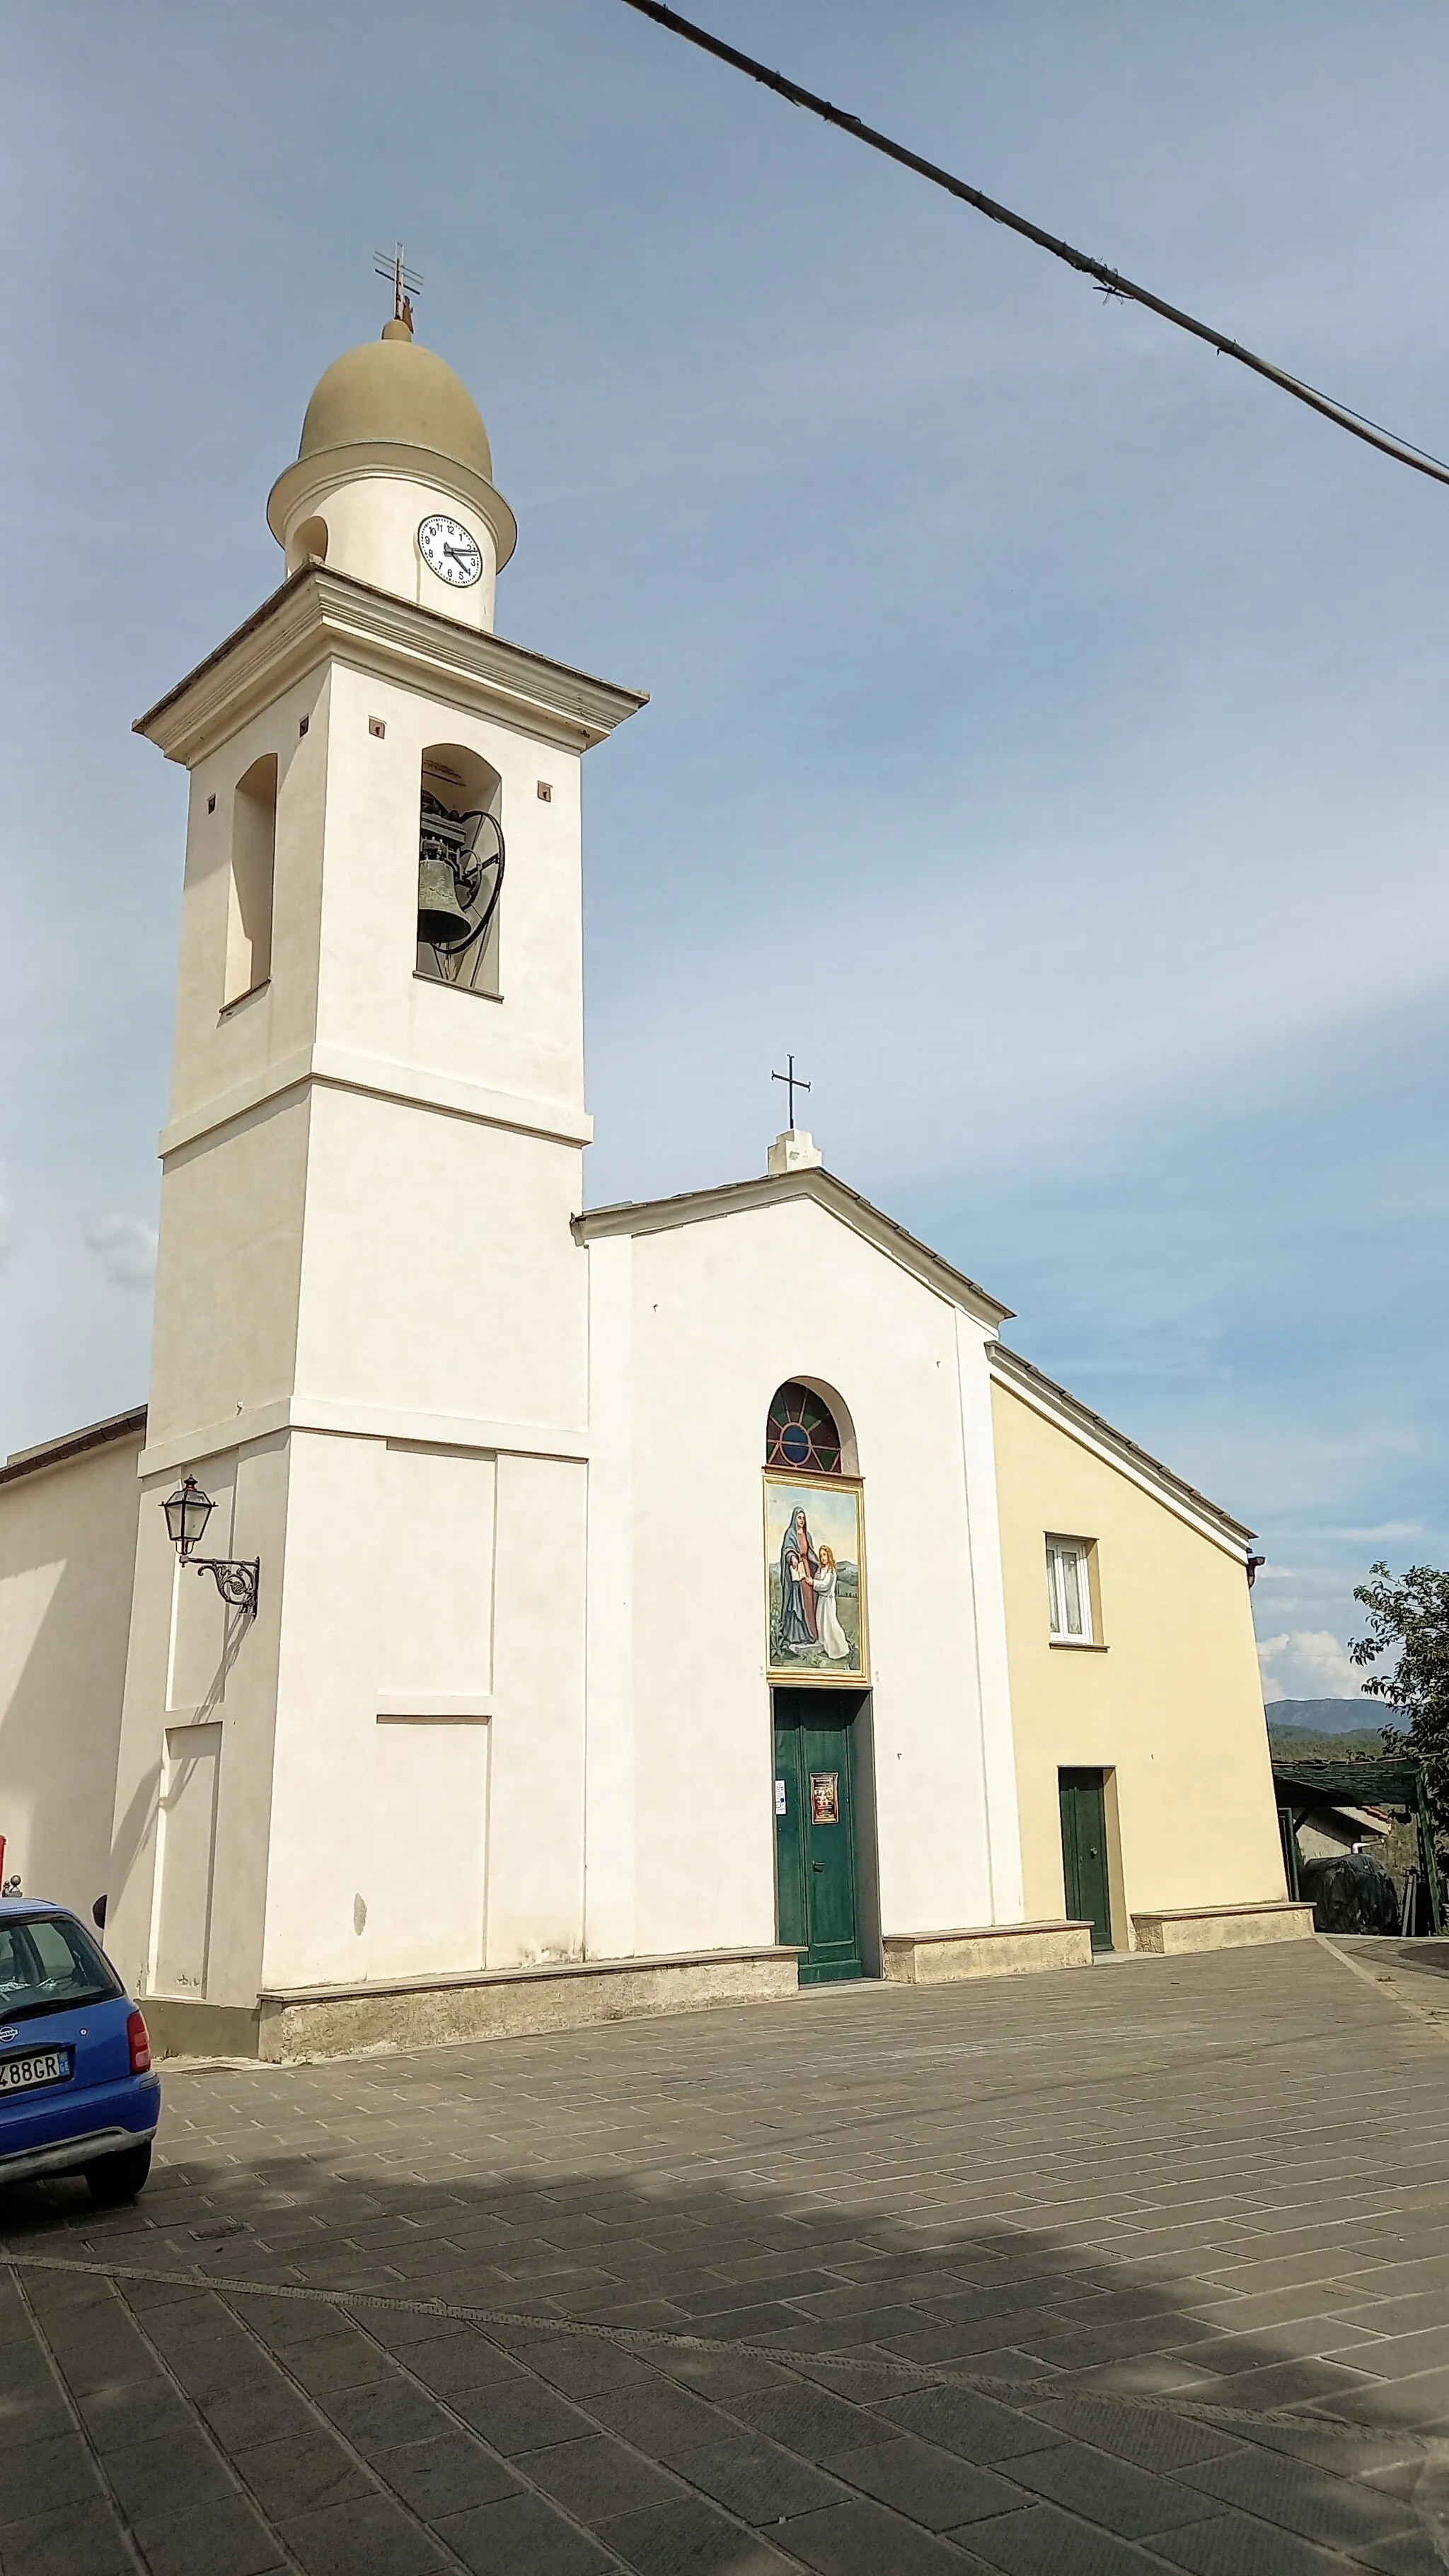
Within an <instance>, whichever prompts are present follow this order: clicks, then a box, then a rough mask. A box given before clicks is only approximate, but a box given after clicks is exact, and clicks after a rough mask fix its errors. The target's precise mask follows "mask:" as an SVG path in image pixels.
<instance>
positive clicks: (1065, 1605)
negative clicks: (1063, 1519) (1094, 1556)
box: [1046, 1538, 1095, 1646]
mask: <svg viewBox="0 0 1449 2576" xmlns="http://www.w3.org/2000/svg"><path fill="white" fill-rule="evenodd" d="M1091 1546H1092V1542H1091V1540H1090V1539H1088V1538H1049V1539H1048V1540H1047V1543H1046V1561H1047V1618H1048V1624H1049V1626H1050V1629H1051V1634H1052V1636H1053V1638H1054V1639H1055V1640H1056V1642H1057V1643H1058V1644H1060V1645H1064V1646H1090V1645H1092V1644H1093V1643H1094V1642H1095V1640H1094V1639H1093V1636H1092V1587H1091V1581H1090V1578H1089V1576H1088V1571H1087V1559H1088V1556H1089V1555H1090V1552H1091Z"/></svg>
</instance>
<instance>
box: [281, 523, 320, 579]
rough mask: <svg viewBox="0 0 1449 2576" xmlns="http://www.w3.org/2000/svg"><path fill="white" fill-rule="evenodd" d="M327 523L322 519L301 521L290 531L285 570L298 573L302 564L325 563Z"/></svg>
mask: <svg viewBox="0 0 1449 2576" xmlns="http://www.w3.org/2000/svg"><path fill="white" fill-rule="evenodd" d="M327 537H328V529H327V522H326V520H325V519H322V518H312V519H303V520H302V521H301V523H300V524H299V525H298V526H297V527H295V528H294V529H293V530H292V534H291V536H290V538H289V539H288V542H287V570H288V572H289V573H294V572H300V571H301V569H302V566H303V564H309V563H319V564H320V563H325V562H326V561H327Z"/></svg>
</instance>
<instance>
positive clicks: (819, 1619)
mask: <svg viewBox="0 0 1449 2576" xmlns="http://www.w3.org/2000/svg"><path fill="white" fill-rule="evenodd" d="M802 1536H803V1548H802V1546H801V1544H800V1540H801V1537H802ZM764 1540H765V1635H766V1640H767V1644H766V1666H767V1678H768V1679H769V1680H770V1681H771V1682H773V1683H777V1684H783V1685H787V1686H788V1687H789V1688H791V1689H797V1688H798V1689H805V1690H822V1689H823V1690H842V1689H850V1690H860V1689H863V1688H865V1687H867V1686H868V1684H869V1681H870V1628H869V1620H868V1617H867V1611H866V1590H865V1486H864V1484H863V1482H862V1480H861V1478H860V1477H859V1476H822V1475H818V1474H816V1473H815V1472H814V1471H813V1470H812V1469H809V1468H801V1469H799V1470H798V1471H797V1470H793V1469H791V1468H788V1467H767V1468H766V1469H765V1471H764ZM792 1542H793V1544H792ZM842 1648H843V1649H844V1651H843V1652H842V1651H841V1649H842Z"/></svg>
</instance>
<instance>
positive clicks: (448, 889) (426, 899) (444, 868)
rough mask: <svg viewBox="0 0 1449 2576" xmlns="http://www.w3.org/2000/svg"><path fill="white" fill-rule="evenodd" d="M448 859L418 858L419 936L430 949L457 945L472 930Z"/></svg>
mask: <svg viewBox="0 0 1449 2576" xmlns="http://www.w3.org/2000/svg"><path fill="white" fill-rule="evenodd" d="M472 927H473V925H472V923H471V922H470V920H469V919H468V915H467V913H466V912H465V911H464V909H463V906H462V904H461V902H460V901H459V899H458V880H457V878H456V877H455V876H454V874H453V871H452V869H451V868H450V867H449V865H448V862H447V860H446V859H439V858H430V857H428V856H427V855H426V854H425V855H424V856H423V857H422V858H420V859H419V861H418V937H419V939H420V940H421V941H422V943H423V945H424V947H427V948H457V947H459V946H460V945H461V944H462V942H463V941H464V940H465V939H466V938H467V937H468V935H469V933H470V931H471V930H472Z"/></svg>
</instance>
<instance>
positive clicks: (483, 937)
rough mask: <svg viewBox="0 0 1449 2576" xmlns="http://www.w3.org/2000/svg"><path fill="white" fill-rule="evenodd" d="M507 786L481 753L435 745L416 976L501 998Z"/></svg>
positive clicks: (423, 802)
mask: <svg viewBox="0 0 1449 2576" xmlns="http://www.w3.org/2000/svg"><path fill="white" fill-rule="evenodd" d="M501 796H502V781H501V779H500V778H499V775H498V772H497V770H496V769H491V768H490V767H489V765H488V763H487V761H486V760H483V759H481V758H480V757H479V755H478V753H477V752H476V751H466V750H465V749H464V748H463V747H462V745H461V744H459V743H449V742H444V743H430V744H429V745H428V748H427V750H426V751H425V752H424V753H423V758H422V777H421V782H420V792H419V803H418V888H417V905H418V922H417V941H418V946H417V971H418V973H419V974H420V975H426V976H428V977H429V978H430V979H431V980H432V981H433V982H434V983H439V984H452V985H454V986H455V987H456V988H457V989H458V990H460V991H464V992H470V993H484V994H488V995H490V996H491V997H492V998H493V999H494V1000H495V1001H496V1000H497V998H498V995H499V992H500V989H501V987H500V981H499V959H500V953H501V939H500V923H501V913H502V896H503V870H504V849H503V825H502V820H501V814H500V802H501Z"/></svg>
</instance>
